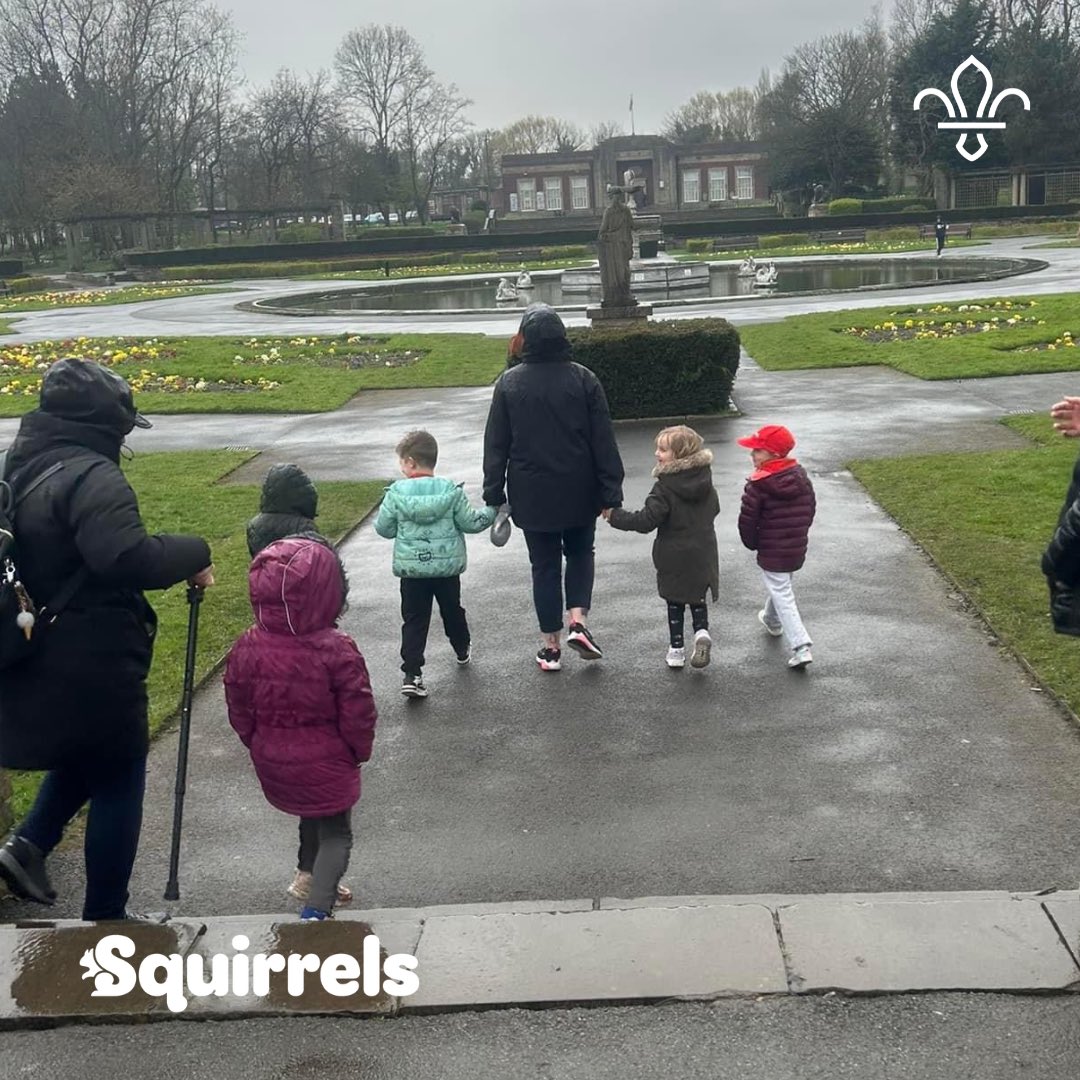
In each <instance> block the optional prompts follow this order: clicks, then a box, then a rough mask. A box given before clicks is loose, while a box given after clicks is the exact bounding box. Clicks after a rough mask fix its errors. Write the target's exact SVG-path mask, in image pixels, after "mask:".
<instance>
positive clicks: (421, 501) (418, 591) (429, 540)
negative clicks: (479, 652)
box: [375, 431, 495, 698]
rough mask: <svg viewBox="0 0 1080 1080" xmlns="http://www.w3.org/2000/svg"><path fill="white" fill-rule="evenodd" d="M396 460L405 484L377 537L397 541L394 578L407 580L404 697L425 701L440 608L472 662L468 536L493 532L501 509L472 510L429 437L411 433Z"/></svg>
mask: <svg viewBox="0 0 1080 1080" xmlns="http://www.w3.org/2000/svg"><path fill="white" fill-rule="evenodd" d="M397 456H398V468H399V469H400V470H401V473H402V475H403V476H404V477H405V479H404V480H398V481H397V483H394V484H391V485H390V487H389V488H387V490H386V494H385V495H384V496H383V501H382V506H380V507H379V514H378V516H377V517H376V518H375V531H376V532H377V533H378V534H379V535H380V536H384V537H386V538H387V539H393V541H394V560H393V567H394V575H395V576H396V577H398V578H400V579H401V619H402V626H401V670H402V672H403V673H404V679H403V681H402V683H401V693H402V694H403V695H404V696H405V697H410V698H424V697H427V696H428V689H427V687H426V686H425V685H424V677H423V672H424V648H425V646H426V645H427V638H428V629H429V628H430V626H431V607H432V604H433V603H434V602H436V601H437V602H438V605H439V614H440V615H441V616H442V622H443V628H444V629H445V630H446V636H447V637H448V638H449V639H450V645H451V647H452V648H453V650H454V655H455V656H456V657H457V662H458V664H459V665H460V666H461V667H464V666H466V665H467V664H469V663H470V662H471V660H472V635H471V633H470V632H469V623H468V620H467V619H466V617H465V609H464V608H463V607H462V606H461V575H462V574H463V573H464V572H465V566H466V563H467V553H466V549H465V534H466V533H478V532H483V531H484V529H486V528H488V527H489V526H490V525H491V523H492V522H493V521H494V520H495V508H494V507H490V506H489V507H484V508H482V509H480V510H474V509H473V508H472V506H470V505H469V499H468V496H467V495H466V494H465V492H464V490H462V488H461V487H459V486H458V485H457V484H455V483H454V482H453V481H452V480H447V479H445V478H444V477H441V476H436V475H435V466H436V465H437V464H438V460H439V444H438V443H437V442H436V441H435V437H434V436H433V435H431V434H430V433H429V432H427V431H410V432H409V433H408V434H407V435H406V436H405V437H404V438H403V439H402V440H401V442H399V443H398V445H397Z"/></svg>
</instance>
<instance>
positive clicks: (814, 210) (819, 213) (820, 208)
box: [806, 203, 829, 218]
mask: <svg viewBox="0 0 1080 1080" xmlns="http://www.w3.org/2000/svg"><path fill="white" fill-rule="evenodd" d="M806 216H807V217H813V218H819V217H828V216H829V204H828V203H814V204H813V206H811V207H810V209H809V210H807V211H806Z"/></svg>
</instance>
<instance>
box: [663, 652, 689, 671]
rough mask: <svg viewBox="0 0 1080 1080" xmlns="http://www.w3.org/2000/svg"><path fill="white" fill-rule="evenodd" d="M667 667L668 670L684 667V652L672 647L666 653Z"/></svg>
mask: <svg viewBox="0 0 1080 1080" xmlns="http://www.w3.org/2000/svg"><path fill="white" fill-rule="evenodd" d="M667 666H668V667H669V668H681V667H686V650H685V649H676V648H674V647H672V648H670V649H668V651H667Z"/></svg>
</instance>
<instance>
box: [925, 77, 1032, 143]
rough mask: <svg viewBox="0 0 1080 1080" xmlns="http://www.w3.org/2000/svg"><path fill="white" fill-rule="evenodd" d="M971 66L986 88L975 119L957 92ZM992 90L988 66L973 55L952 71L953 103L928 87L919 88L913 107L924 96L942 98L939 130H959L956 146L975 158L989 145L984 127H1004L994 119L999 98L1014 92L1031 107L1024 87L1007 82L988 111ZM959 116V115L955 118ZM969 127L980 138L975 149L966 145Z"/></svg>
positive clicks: (939, 92) (1025, 107)
mask: <svg viewBox="0 0 1080 1080" xmlns="http://www.w3.org/2000/svg"><path fill="white" fill-rule="evenodd" d="M969 67H970V68H974V69H975V70H976V71H978V72H979V73H980V74H981V75H982V77H983V79H984V80H985V81H986V90H985V91H984V92H983V96H982V101H980V102H979V108H978V111H977V112H976V113H975V117H976V118H975V119H974V120H969V119H968V111H967V106H966V105H965V104H964V99H963V97H961V95H960V76H961V75H963V73H964V72H965V71H966V70H967V69H968V68H969ZM993 92H994V77H993V76H992V75H991V74H990V72H989V71H988V70H987V68H986V65H985V64H980V63H979V61H978V60H976V59H975V57H974V56H969V57H968V58H967V59H966V60H965V61H964V62H963V63H962V64H960V66H959V67H957V69H956V70H955V71H954V72H953V75H952V93H953V98H954V99H955V101H956V104H955V105H953V102H952V101H950V100H949V97H948V95H947V94H945V93H944V91H942V90H936V89H934V88H933V87H930V88H928V89H926V90H920V91H919V94H918V96H917V97H916V98H915V111H916V112H918V111H919V106H920V105H921V104H922V102H923V98H927V97H936V98H940V99H941V100H942V101H943V102H945V108H946V109H948V110H949V119H948V120H939V121H938V130H939V131H961V132H963V133H964V134H962V135H961V136H960V139H959V141H958V142H957V144H956V149H957V150H959V151H960V153H961V154H962V155H963V156H964V157H966V158H967V159H968V161H978V160H979V158H981V157H982V156H983V154H985V153H986V151H987V150H989V149H990V146H989V143H987V141H986V139H985V138H984V137H983V134H982V133H983V132H984V131H995V130H1004V128H1005V121H1004V120H995V119H994V117H995V116H996V115H997V109H998V106H999V105H1000V104H1001V103H1002V101H1003V100H1004V99H1005V98H1007V97H1008V96H1009V95H1010V94H1014V95H1015V96H1016V97H1018V98H1019V99H1020V100H1021V101H1022V102H1023V103H1024V111H1025V112H1030V111H1031V99H1030V98H1029V97H1028V96H1027V94H1025V93H1024V91H1023V90H1017V89H1016V87H1015V86H1010V87H1009V88H1008V89H1007V90H1002V91H1001V92H1000V93H999V94H998V95H997V97H995V98H994V100H993V101H992V102H991V103H990V111H989V112H987V111H986V104H987V102H989V101H990V95H991V94H993ZM957 117H959V118H960V119H957ZM969 131H977V132H978V133H979V134H978V135H976V138H977V139H978V141H979V148H978V149H977V150H975V151H971V150H969V149H968V148H967V140H968V135H967V133H968V132H969Z"/></svg>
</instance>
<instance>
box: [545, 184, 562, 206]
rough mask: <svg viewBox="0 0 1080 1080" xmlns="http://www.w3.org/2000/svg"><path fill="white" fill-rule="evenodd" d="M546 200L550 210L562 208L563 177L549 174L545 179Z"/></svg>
mask: <svg viewBox="0 0 1080 1080" xmlns="http://www.w3.org/2000/svg"><path fill="white" fill-rule="evenodd" d="M544 201H545V202H546V203H547V208H548V209H549V210H561V209H562V177H561V176H548V177H546V178H545V179H544Z"/></svg>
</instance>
